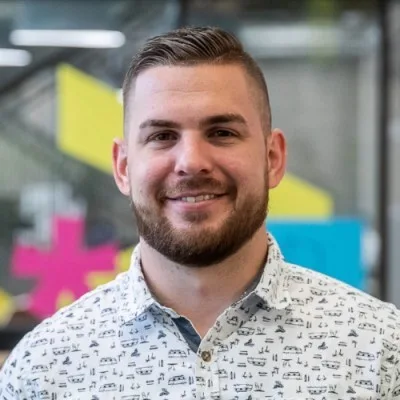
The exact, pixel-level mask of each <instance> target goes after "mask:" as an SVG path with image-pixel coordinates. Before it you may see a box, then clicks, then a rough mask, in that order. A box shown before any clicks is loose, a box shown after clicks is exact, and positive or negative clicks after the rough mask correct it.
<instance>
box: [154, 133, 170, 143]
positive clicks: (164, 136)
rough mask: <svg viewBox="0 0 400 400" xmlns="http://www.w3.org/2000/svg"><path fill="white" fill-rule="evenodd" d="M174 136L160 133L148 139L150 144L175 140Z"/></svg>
mask: <svg viewBox="0 0 400 400" xmlns="http://www.w3.org/2000/svg"><path fill="white" fill-rule="evenodd" d="M175 139H176V135H175V134H174V133H173V132H160V133H156V134H155V135H152V136H151V137H150V138H149V141H150V142H166V141H170V140H175Z"/></svg>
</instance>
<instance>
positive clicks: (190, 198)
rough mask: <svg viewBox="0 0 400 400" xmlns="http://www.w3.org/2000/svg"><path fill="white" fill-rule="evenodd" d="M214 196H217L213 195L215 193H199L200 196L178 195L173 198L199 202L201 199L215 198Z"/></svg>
mask: <svg viewBox="0 0 400 400" xmlns="http://www.w3.org/2000/svg"><path fill="white" fill-rule="evenodd" d="M216 197H217V195H215V194H204V195H200V196H187V197H179V198H177V199H175V200H178V201H183V202H184V203H199V202H201V201H206V200H212V199H215V198H216Z"/></svg>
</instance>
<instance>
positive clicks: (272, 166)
mask: <svg viewBox="0 0 400 400" xmlns="http://www.w3.org/2000/svg"><path fill="white" fill-rule="evenodd" d="M266 141H267V165H268V182H269V188H270V189H273V188H275V187H276V186H278V185H279V183H280V181H281V180H282V178H283V176H284V175H285V171H286V158H287V154H286V139H285V135H284V133H283V132H282V131H281V130H280V129H274V130H272V132H271V133H270V134H269V135H268V136H267V138H266Z"/></svg>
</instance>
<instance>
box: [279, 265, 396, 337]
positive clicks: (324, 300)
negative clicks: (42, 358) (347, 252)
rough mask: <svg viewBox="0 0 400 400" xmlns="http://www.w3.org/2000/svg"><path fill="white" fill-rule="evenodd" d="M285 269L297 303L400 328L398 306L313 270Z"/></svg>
mask: <svg viewBox="0 0 400 400" xmlns="http://www.w3.org/2000/svg"><path fill="white" fill-rule="evenodd" d="M285 267H286V282H287V283H286V285H287V289H288V290H289V293H290V295H291V297H292V300H293V301H294V303H296V302H300V303H301V304H304V303H306V304H310V305H315V306H318V308H319V309H324V310H325V316H329V312H328V311H327V310H333V309H338V310H339V309H340V310H341V311H342V312H343V314H345V315H346V316H350V315H351V314H353V315H355V316H356V317H357V318H359V317H360V316H362V319H364V320H366V321H367V320H368V321H371V320H377V321H379V322H381V321H382V322H383V323H384V324H385V325H386V326H387V327H388V328H390V329H392V330H399V329H400V310H399V309H397V308H396V306H395V305H393V304H391V303H387V302H384V301H382V300H379V299H377V298H375V297H373V296H371V295H370V294H368V293H365V292H363V291H362V290H359V289H356V288H354V287H352V286H350V285H348V284H346V283H344V282H341V281H339V280H337V279H334V278H332V277H329V276H327V275H324V274H322V273H319V272H316V271H313V270H311V269H308V268H304V267H301V266H298V265H294V264H289V263H285ZM377 318H378V319H377ZM380 325H382V324H381V323H380Z"/></svg>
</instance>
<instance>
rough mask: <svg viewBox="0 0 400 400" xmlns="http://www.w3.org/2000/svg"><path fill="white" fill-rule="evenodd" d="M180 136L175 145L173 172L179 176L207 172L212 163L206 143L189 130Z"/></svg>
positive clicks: (210, 168) (210, 169)
mask: <svg viewBox="0 0 400 400" xmlns="http://www.w3.org/2000/svg"><path fill="white" fill-rule="evenodd" d="M182 136H184V137H182V138H181V140H180V143H179V146H177V147H176V152H177V154H176V161H175V173H177V174H178V175H180V176H184V175H198V174H202V175H205V174H209V173H210V172H211V171H212V168H213V164H212V160H211V149H210V146H208V143H207V142H206V141H205V140H204V139H203V138H199V137H198V136H197V135H196V134H193V133H190V132H188V133H187V134H186V135H182Z"/></svg>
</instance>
